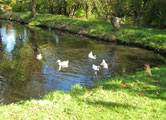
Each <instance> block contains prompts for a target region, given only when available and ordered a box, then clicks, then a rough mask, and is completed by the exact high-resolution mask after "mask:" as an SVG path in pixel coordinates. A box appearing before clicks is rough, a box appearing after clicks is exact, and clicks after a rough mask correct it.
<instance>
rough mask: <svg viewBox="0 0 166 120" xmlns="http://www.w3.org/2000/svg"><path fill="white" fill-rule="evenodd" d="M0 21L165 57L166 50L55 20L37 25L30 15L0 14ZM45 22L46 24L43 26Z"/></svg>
mask: <svg viewBox="0 0 166 120" xmlns="http://www.w3.org/2000/svg"><path fill="white" fill-rule="evenodd" d="M53 16H55V15H53ZM0 19H3V20H10V21H16V22H19V23H21V24H28V25H30V26H31V25H32V26H37V27H45V28H51V29H57V30H59V31H65V32H69V33H71V34H77V35H81V36H85V37H88V38H91V39H95V40H101V41H106V42H115V43H117V44H122V45H125V46H133V47H139V48H143V49H147V50H152V51H154V52H156V53H159V54H161V55H163V56H165V57H166V49H157V48H154V47H151V46H147V45H144V44H141V43H136V42H133V41H131V40H130V41H123V40H121V39H118V38H117V37H116V36H115V35H110V36H109V37H106V36H104V34H103V33H101V34H97V35H92V34H91V33H90V32H88V31H90V30H86V28H85V29H84V26H81V28H83V29H80V30H78V31H77V30H73V29H72V28H73V27H72V24H70V25H69V26H70V27H69V26H68V25H66V24H65V23H64V22H61V23H56V22H54V21H56V20H54V21H48V20H43V21H42V22H43V24H42V23H40V24H38V23H37V22H36V21H35V18H31V14H29V15H28V16H25V17H22V16H21V15H20V16H16V15H15V14H13V13H2V14H1V15H0ZM69 19H70V18H69ZM70 20H71V19H70ZM32 21H33V24H31V23H32ZM78 21H79V20H78ZM35 22H36V23H35ZM45 22H47V24H45ZM52 22H54V23H53V24H54V25H51V24H52ZM109 24H110V23H109ZM110 25H111V24H110Z"/></svg>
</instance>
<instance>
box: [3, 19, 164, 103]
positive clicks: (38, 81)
mask: <svg viewBox="0 0 166 120" xmlns="http://www.w3.org/2000/svg"><path fill="white" fill-rule="evenodd" d="M91 50H92V51H93V52H94V54H96V55H97V59H96V60H91V59H88V53H89V52H90V51H91ZM40 53H41V54H42V56H43V58H42V60H37V59H36V56H37V55H38V54H40ZM11 58H12V59H11ZM58 59H60V60H62V61H63V60H69V61H70V62H69V67H68V68H62V70H61V71H58V65H57V64H56V61H57V60H58ZM103 59H105V60H106V61H107V63H108V65H109V68H108V70H107V69H102V70H101V71H99V72H98V78H96V76H95V74H94V71H93V70H92V64H100V63H101V61H102V60H103ZM145 63H148V64H150V65H151V66H156V65H160V64H165V59H164V58H163V57H162V56H160V55H157V54H154V53H153V52H150V51H146V50H143V49H138V48H132V47H124V46H118V45H115V44H112V43H110V44H108V43H104V42H98V41H94V40H89V39H85V38H79V37H78V36H73V35H70V34H67V33H62V32H58V31H48V30H43V29H39V28H31V29H29V28H26V27H24V26H22V25H20V24H15V23H9V22H5V21H1V26H0V76H2V78H0V102H4V103H11V102H16V101H20V100H24V99H30V98H40V96H43V95H45V94H46V93H48V92H50V91H54V90H56V89H60V90H64V91H68V90H70V89H71V87H72V86H73V85H75V84H77V83H79V84H81V85H85V86H89V85H91V84H92V83H93V82H94V81H95V80H96V79H107V78H109V77H111V76H112V75H113V74H114V73H118V74H121V73H123V72H127V73H134V72H135V71H137V70H138V69H142V68H143V66H144V64H145Z"/></svg>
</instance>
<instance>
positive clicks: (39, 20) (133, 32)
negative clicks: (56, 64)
mask: <svg viewBox="0 0 166 120" xmlns="http://www.w3.org/2000/svg"><path fill="white" fill-rule="evenodd" d="M8 16H9V13H8V14H7V13H6V14H3V15H1V18H6V19H7V18H9V17H8ZM31 16H32V15H31V14H30V13H11V19H12V20H16V21H20V22H25V23H29V25H35V26H44V27H49V28H59V29H63V30H68V31H71V32H75V33H79V34H86V35H90V36H95V37H98V38H103V39H106V40H108V41H109V40H112V39H119V40H121V41H125V42H127V43H130V42H132V43H139V44H141V45H143V46H149V47H152V48H155V49H156V50H160V49H166V30H165V29H162V30H161V29H152V28H138V27H137V26H133V25H132V23H127V22H126V23H123V24H122V25H121V28H120V30H119V31H114V30H113V28H112V25H111V23H110V22H109V21H104V20H101V19H100V20H94V19H89V20H87V19H85V18H69V17H66V16H63V15H51V14H37V15H36V17H35V18H31Z"/></svg>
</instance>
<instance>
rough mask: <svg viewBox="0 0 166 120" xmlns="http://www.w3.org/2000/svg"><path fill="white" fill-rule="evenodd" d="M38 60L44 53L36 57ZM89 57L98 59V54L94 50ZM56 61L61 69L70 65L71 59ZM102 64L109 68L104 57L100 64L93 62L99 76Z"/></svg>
mask: <svg viewBox="0 0 166 120" xmlns="http://www.w3.org/2000/svg"><path fill="white" fill-rule="evenodd" d="M36 58H37V59H38V60H41V59H42V55H41V54H38V55H37V57H36ZM88 58H90V59H96V55H93V53H92V51H91V52H90V53H89V54H88ZM56 63H58V65H59V69H58V70H59V71H60V70H61V68H64V67H68V66H69V60H66V61H61V60H57V61H56ZM101 66H102V67H103V68H104V69H108V64H107V63H106V61H105V60H104V59H103V61H102V62H101V64H100V65H95V64H92V69H93V70H94V71H95V75H96V76H97V71H99V70H100V68H101Z"/></svg>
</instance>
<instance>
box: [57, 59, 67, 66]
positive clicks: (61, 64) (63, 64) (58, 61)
mask: <svg viewBox="0 0 166 120" xmlns="http://www.w3.org/2000/svg"><path fill="white" fill-rule="evenodd" d="M57 63H58V65H59V66H61V67H68V65H69V60H66V61H63V62H61V60H57Z"/></svg>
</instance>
